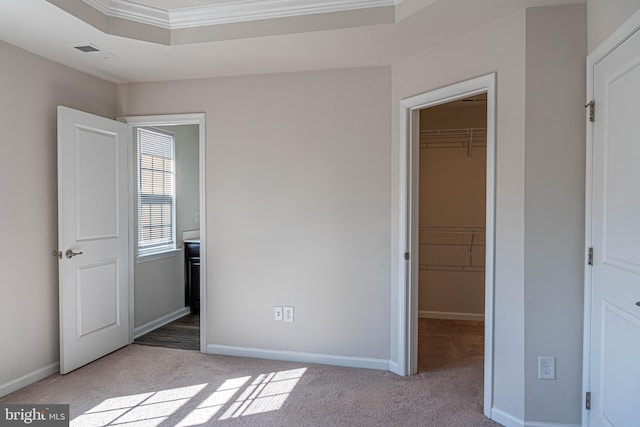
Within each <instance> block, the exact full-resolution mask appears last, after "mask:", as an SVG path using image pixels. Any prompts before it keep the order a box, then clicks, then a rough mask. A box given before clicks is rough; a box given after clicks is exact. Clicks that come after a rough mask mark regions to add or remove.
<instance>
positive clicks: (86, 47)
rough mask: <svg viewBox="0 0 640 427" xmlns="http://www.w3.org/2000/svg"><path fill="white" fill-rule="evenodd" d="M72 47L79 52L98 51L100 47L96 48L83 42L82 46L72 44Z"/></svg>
mask: <svg viewBox="0 0 640 427" xmlns="http://www.w3.org/2000/svg"><path fill="white" fill-rule="evenodd" d="M74 47H75V48H76V49H78V50H79V51H80V52H84V53H92V52H100V49H98V48H97V47H95V46H91V45H90V44H85V45H82V46H74Z"/></svg>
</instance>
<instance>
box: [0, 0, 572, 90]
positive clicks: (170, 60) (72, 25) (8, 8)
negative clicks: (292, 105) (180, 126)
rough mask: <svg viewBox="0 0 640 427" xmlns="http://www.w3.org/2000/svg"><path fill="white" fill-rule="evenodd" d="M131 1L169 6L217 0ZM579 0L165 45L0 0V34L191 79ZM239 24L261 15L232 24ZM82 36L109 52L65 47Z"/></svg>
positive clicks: (343, 61)
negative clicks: (108, 31) (89, 51)
mask: <svg viewBox="0 0 640 427" xmlns="http://www.w3.org/2000/svg"><path fill="white" fill-rule="evenodd" d="M73 1H77V0H73ZM137 1H138V2H144V3H148V5H153V6H157V7H162V8H171V7H174V6H175V5H176V4H180V5H184V4H185V3H187V2H188V3H191V4H194V5H203V4H205V3H206V4H210V3H214V2H220V1H223V0H137ZM225 1H229V0H225ZM234 1H238V2H240V1H242V0H234ZM296 1H300V2H304V1H306V0H296ZM312 1H313V0H312ZM584 1H585V0H404V1H403V3H402V4H401V5H399V6H396V17H398V16H403V15H409V16H408V17H406V18H405V19H402V20H399V21H398V22H392V23H388V24H379V25H364V26H357V20H355V25H352V26H349V25H346V28H341V29H332V30H324V31H306V30H305V29H300V28H297V29H296V28H294V29H292V30H291V31H289V30H288V29H287V28H281V29H279V30H281V31H280V32H281V33H282V34H280V35H271V36H263V37H246V38H237V39H228V40H221V41H204V42H199V43H191V44H179V45H167V44H161V43H151V42H148V41H141V40H136V39H133V38H127V37H121V36H116V35H111V34H106V33H104V32H102V31H100V30H98V29H96V28H95V27H93V26H91V25H89V24H87V23H86V22H84V21H83V20H81V19H79V18H77V17H75V16H73V15H71V14H69V13H67V12H65V11H63V10H62V9H60V8H58V7H56V6H54V5H53V4H52V3H49V2H48V1H46V0H2V1H0V40H2V41H5V42H7V43H10V44H13V45H15V46H18V47H20V48H22V49H25V50H28V51H30V52H33V53H35V54H37V55H40V56H43V57H45V58H49V59H51V60H53V61H56V62H59V63H62V64H65V65H67V66H70V67H72V68H76V69H78V70H81V71H84V72H86V73H89V74H92V75H95V76H97V77H100V78H103V79H106V80H109V81H112V82H115V83H126V82H141V81H161V80H175V79H192V78H205V77H220V76H232V75H246V74H261V73H278V72H291V71H306V70H323V69H334V68H351V67H363V66H378V65H389V64H391V63H393V62H395V61H397V60H398V59H401V58H405V57H407V56H410V55H412V54H414V53H416V52H418V51H420V50H423V49H426V48H428V47H430V46H434V45H436V44H439V43H442V42H443V41H446V40H448V39H450V38H452V37H455V36H456V35H459V34H461V33H462V32H465V31H468V30H470V29H471V28H474V27H477V26H479V25H483V24H485V23H488V22H490V21H492V20H494V19H496V18H498V17H500V16H505V15H507V14H510V13H513V12H515V11H517V10H519V9H522V8H523V7H528V6H541V5H555V4H567V3H584ZM425 5H426V6H425ZM421 6H424V7H421ZM400 7H403V8H404V9H403V10H399V9H398V8H400ZM407 10H408V11H409V12H413V13H408V12H407ZM414 10H415V12H414ZM349 16H353V15H349ZM282 22H283V25H284V21H282ZM246 24H251V25H258V26H259V25H260V24H261V22H260V21H252V22H250V23H246V22H245V23H242V24H238V25H246ZM231 25H234V24H231ZM244 28H245V29H247V28H248V27H246V26H245V27H244ZM87 43H91V44H93V45H96V46H98V47H100V48H101V49H104V50H105V51H107V52H109V53H110V54H112V55H111V57H110V58H108V59H103V58H102V57H101V56H100V55H92V54H85V53H82V52H80V51H78V50H76V49H74V48H73V46H75V45H78V44H87Z"/></svg>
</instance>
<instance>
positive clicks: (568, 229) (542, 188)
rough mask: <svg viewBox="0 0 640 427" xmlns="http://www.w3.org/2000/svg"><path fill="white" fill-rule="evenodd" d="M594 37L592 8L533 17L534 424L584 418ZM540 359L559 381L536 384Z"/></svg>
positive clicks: (529, 257) (528, 347)
mask: <svg viewBox="0 0 640 427" xmlns="http://www.w3.org/2000/svg"><path fill="white" fill-rule="evenodd" d="M586 34H587V28H586V8H585V7H584V5H574V6H558V7H553V8H548V7H547V8H533V9H528V10H527V41H526V67H527V70H526V91H527V92H526V104H525V114H526V127H525V165H524V167H525V200H524V204H525V205H524V206H525V229H524V233H525V248H524V256H525V260H526V263H525V269H524V281H525V301H526V303H525V329H524V335H525V365H524V366H525V406H526V410H525V419H527V420H536V421H548V422H551V421H554V422H564V423H575V424H578V423H580V418H581V403H580V402H581V386H582V370H581V368H582V363H581V360H582V319H583V301H584V293H583V288H584V274H583V271H584V263H585V258H584V192H585V153H586V150H585V138H586V137H585V110H584V107H583V106H584V96H585V95H584V93H585V87H586V76H585V57H586V54H587V43H586V39H587V37H586ZM498 120H500V119H498ZM538 356H556V377H557V379H556V380H555V381H548V380H539V379H538V378H537V358H538Z"/></svg>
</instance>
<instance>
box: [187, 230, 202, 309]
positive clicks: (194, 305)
mask: <svg viewBox="0 0 640 427" xmlns="http://www.w3.org/2000/svg"><path fill="white" fill-rule="evenodd" d="M184 282H185V283H184V288H185V289H184V295H185V305H187V306H189V308H191V312H192V313H200V242H199V241H185V242H184Z"/></svg>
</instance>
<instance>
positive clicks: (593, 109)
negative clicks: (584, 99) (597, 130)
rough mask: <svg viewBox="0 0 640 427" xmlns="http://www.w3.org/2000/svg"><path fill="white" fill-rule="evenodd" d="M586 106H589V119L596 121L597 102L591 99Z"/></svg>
mask: <svg viewBox="0 0 640 427" xmlns="http://www.w3.org/2000/svg"><path fill="white" fill-rule="evenodd" d="M584 107H585V108H589V121H590V122H594V121H595V120H596V103H595V102H594V101H589V103H588V104H587V105H585V106H584Z"/></svg>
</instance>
